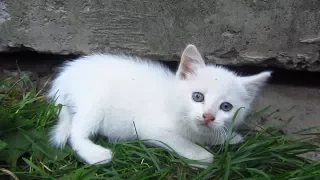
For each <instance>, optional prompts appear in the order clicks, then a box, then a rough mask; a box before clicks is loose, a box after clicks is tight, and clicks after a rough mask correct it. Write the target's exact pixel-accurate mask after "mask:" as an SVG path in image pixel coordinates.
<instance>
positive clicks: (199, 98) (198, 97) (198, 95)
mask: <svg viewBox="0 0 320 180" xmlns="http://www.w3.org/2000/svg"><path fill="white" fill-rule="evenodd" d="M192 99H193V100H194V101H195V102H203V101H204V95H203V94H202V93H199V92H194V93H193V94H192Z"/></svg>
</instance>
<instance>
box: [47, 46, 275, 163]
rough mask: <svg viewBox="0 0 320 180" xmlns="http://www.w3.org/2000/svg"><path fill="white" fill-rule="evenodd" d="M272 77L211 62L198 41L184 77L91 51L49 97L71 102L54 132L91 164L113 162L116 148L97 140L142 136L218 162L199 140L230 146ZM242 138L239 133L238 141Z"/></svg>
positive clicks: (65, 72)
mask: <svg viewBox="0 0 320 180" xmlns="http://www.w3.org/2000/svg"><path fill="white" fill-rule="evenodd" d="M270 75H271V73H270V72H262V73H260V74H258V75H254V76H250V77H239V76H237V75H236V74H234V73H232V72H231V71H228V70H226V69H224V68H222V67H216V66H214V65H205V63H204V61H203V59H202V57H201V55H200V53H199V52H198V50H197V48H196V47H195V46H193V45H188V46H187V47H186V49H185V50H184V52H183V54H182V58H181V62H180V65H179V69H178V71H177V72H176V74H173V73H172V72H170V71H169V70H168V69H166V68H165V67H163V66H161V65H160V64H158V63H154V62H151V61H147V60H141V59H138V58H133V57H128V56H117V55H90V56H85V57H82V58H79V59H77V60H75V61H72V62H68V63H66V64H65V66H64V67H63V68H62V71H61V73H60V74H59V75H58V76H57V78H56V79H55V80H54V81H53V84H52V87H51V89H50V92H49V97H50V98H53V97H55V96H56V95H57V97H58V99H57V102H56V103H57V104H62V105H65V106H63V108H62V110H61V112H60V114H59V121H58V123H57V125H56V126H55V127H54V128H53V130H52V131H51V134H50V135H51V142H52V143H53V144H54V145H56V146H59V147H61V148H63V147H64V145H65V144H66V142H67V141H69V143H70V145H71V147H72V149H73V150H75V151H76V152H77V153H78V155H79V156H80V157H81V158H83V159H84V160H85V161H86V162H87V163H89V164H102V163H107V162H110V161H111V159H112V152H111V150H109V149H106V148H104V147H101V146H99V145H96V144H94V143H93V142H92V141H90V139H89V138H90V137H92V136H94V135H102V136H106V137H108V138H109V140H111V141H118V140H130V139H136V138H137V136H136V135H138V137H139V138H140V139H153V140H156V141H150V144H152V145H156V146H160V147H163V148H167V146H165V145H164V144H162V143H160V142H163V143H165V144H167V145H169V146H170V147H171V148H173V149H174V150H175V151H176V152H177V153H178V154H180V155H181V156H184V157H186V158H189V159H193V160H200V161H202V162H212V161H213V155H212V154H211V153H209V152H208V151H206V150H205V149H203V148H202V147H200V146H198V145H196V144H195V142H197V143H200V144H203V145H215V144H220V143H224V141H225V139H226V133H225V132H226V131H227V130H228V127H229V125H230V123H231V121H232V118H233V116H234V114H235V112H236V111H237V110H238V109H239V108H241V107H245V110H241V111H240V113H239V114H238V116H237V119H236V125H238V124H239V123H241V121H243V119H244V117H245V116H246V113H247V110H248V109H249V107H250V104H251V102H252V101H253V100H254V97H255V96H256V94H257V93H258V90H259V89H260V88H261V87H262V85H264V83H265V82H266V80H267V79H268V78H269V77H270ZM133 121H134V124H135V127H134V124H133ZM135 128H136V129H135ZM136 133H137V134H136ZM241 139H242V138H241V136H239V135H237V137H236V138H235V139H234V140H233V142H232V143H236V142H238V141H240V140H241ZM158 141H160V142H158ZM167 149H168V148H167Z"/></svg>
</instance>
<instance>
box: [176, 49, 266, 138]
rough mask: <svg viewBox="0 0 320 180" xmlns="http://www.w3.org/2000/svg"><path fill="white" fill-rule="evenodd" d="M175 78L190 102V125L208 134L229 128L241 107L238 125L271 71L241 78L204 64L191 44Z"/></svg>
mask: <svg viewBox="0 0 320 180" xmlns="http://www.w3.org/2000/svg"><path fill="white" fill-rule="evenodd" d="M176 76H177V78H178V79H179V85H180V87H181V93H182V95H183V96H185V97H186V99H187V102H186V105H187V106H188V109H189V111H188V112H187V114H186V116H187V118H185V119H186V121H188V122H187V123H188V124H189V125H190V126H191V128H192V129H194V130H196V131H198V132H199V133H206V132H210V131H211V130H215V129H216V130H221V129H222V128H223V127H226V125H230V123H231V122H232V119H233V117H234V115H235V113H236V111H237V110H238V109H239V108H242V109H241V110H240V111H239V113H238V115H237V118H236V120H235V123H236V124H235V125H239V124H240V123H241V122H242V121H243V120H244V118H245V116H246V114H247V112H248V109H249V108H250V105H251V103H252V101H253V100H254V98H255V97H256V95H257V93H258V91H259V90H260V89H261V88H262V86H263V85H264V84H265V82H266V81H267V80H268V78H269V77H270V76H271V72H262V73H260V74H257V75H253V76H247V77H240V76H238V75H236V74H235V73H233V72H231V71H229V70H227V69H225V68H222V67H217V66H214V65H205V62H204V60H203V59H202V57H201V55H200V53H199V52H198V50H197V48H196V47H195V46H193V45H188V46H187V47H186V49H185V50H184V52H183V53H182V57H181V62H180V65H179V69H178V71H177V72H176Z"/></svg>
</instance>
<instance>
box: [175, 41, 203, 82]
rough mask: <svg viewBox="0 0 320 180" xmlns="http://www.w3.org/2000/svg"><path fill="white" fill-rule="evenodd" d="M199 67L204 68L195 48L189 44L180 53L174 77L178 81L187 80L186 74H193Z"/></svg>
mask: <svg viewBox="0 0 320 180" xmlns="http://www.w3.org/2000/svg"><path fill="white" fill-rule="evenodd" d="M199 67H205V62H204V60H203V59H202V57H201V54H200V53H199V51H198V49H197V48H196V46H194V45H192V44H189V45H188V46H187V47H186V49H185V50H184V51H183V53H182V56H181V61H180V65H179V68H178V71H177V73H176V76H177V77H178V78H179V79H180V80H184V79H187V77H188V74H192V73H194V71H195V70H196V69H197V68H199Z"/></svg>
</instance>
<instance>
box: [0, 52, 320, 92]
mask: <svg viewBox="0 0 320 180" xmlns="http://www.w3.org/2000/svg"><path fill="white" fill-rule="evenodd" d="M79 56H81V55H80V54H70V55H60V54H51V53H40V52H36V51H33V50H30V49H27V48H25V49H13V50H10V51H8V52H1V53H0V69H6V70H17V69H18V67H19V69H20V70H21V71H32V72H36V73H38V74H39V76H45V75H47V74H49V73H52V69H53V68H54V67H57V66H59V65H61V63H63V62H64V61H66V60H72V59H74V58H77V57H79ZM160 62H161V63H163V64H164V65H165V66H167V67H169V68H170V69H171V70H172V71H176V69H177V67H178V62H177V61H160ZM223 66H224V67H226V68H228V69H231V70H234V71H236V72H238V73H240V74H241V75H253V74H256V73H259V72H262V71H265V70H272V71H273V76H272V78H271V79H270V81H269V83H270V84H284V85H292V86H304V87H320V72H306V71H293V70H286V69H280V68H274V67H258V66H247V65H246V66H225V65H223Z"/></svg>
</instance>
